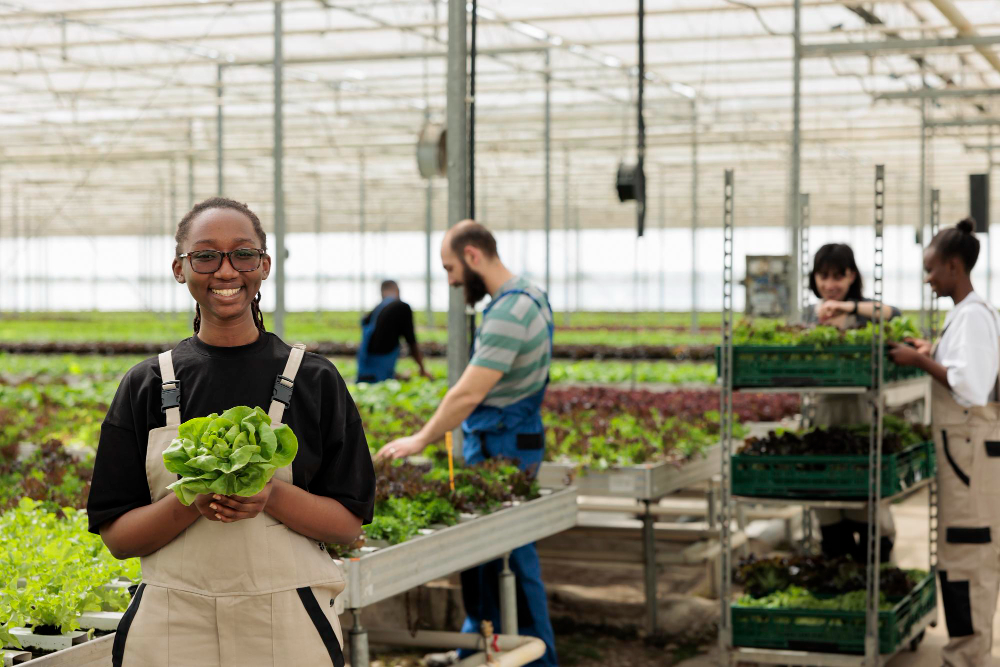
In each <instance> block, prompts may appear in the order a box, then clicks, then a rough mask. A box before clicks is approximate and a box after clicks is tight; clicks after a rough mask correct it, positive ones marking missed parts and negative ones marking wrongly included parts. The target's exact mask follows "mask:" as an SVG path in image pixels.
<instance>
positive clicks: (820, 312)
mask: <svg viewBox="0 0 1000 667" xmlns="http://www.w3.org/2000/svg"><path fill="white" fill-rule="evenodd" d="M853 310H854V303H853V302H852V301H834V300H832V299H828V300H826V301H824V302H823V303H821V304H819V306H818V307H817V308H816V319H818V320H819V321H820V322H826V321H828V320H831V319H833V318H834V317H837V316H838V315H846V314H848V313H851V312H853Z"/></svg>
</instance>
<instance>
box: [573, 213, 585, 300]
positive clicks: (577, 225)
mask: <svg viewBox="0 0 1000 667" xmlns="http://www.w3.org/2000/svg"><path fill="white" fill-rule="evenodd" d="M573 226H574V227H575V228H576V252H575V253H573V257H575V258H576V264H575V265H574V267H573V268H574V270H575V273H576V276H575V277H574V279H573V283H574V285H573V289H574V291H575V292H576V293H575V294H574V295H573V308H574V309H576V310H577V311H579V310H580V282H581V279H582V277H583V276H582V275H581V272H580V207H579V206H575V207H573Z"/></svg>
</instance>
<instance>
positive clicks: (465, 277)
mask: <svg viewBox="0 0 1000 667" xmlns="http://www.w3.org/2000/svg"><path fill="white" fill-rule="evenodd" d="M462 287H464V288H465V303H467V304H469V305H470V306H474V305H476V304H477V303H479V302H480V301H482V300H483V299H484V298H485V297H486V283H484V282H483V279H482V278H481V277H480V276H479V274H478V273H476V272H475V271H473V270H472V269H470V268H469V265H468V264H466V263H465V262H464V261H463V262H462Z"/></svg>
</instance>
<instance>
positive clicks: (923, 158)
mask: <svg viewBox="0 0 1000 667" xmlns="http://www.w3.org/2000/svg"><path fill="white" fill-rule="evenodd" d="M923 69H924V68H923V60H921V66H920V74H921V77H920V78H921V80H922V81H923ZM923 86H924V87H925V88H926V87H927V82H926V81H923ZM926 234H927V98H926V97H921V98H920V234H919V238H920V261H921V262H923V261H924V252H923V251H924V249H925V248H926V247H927V243H928V242H929V241H930V239H928V238H925V237H926ZM927 290H928V287H927V286H926V285H924V282H923V281H920V331H922V332H926V331H927Z"/></svg>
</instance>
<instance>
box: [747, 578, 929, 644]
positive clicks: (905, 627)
mask: <svg viewBox="0 0 1000 667" xmlns="http://www.w3.org/2000/svg"><path fill="white" fill-rule="evenodd" d="M936 607H937V586H936V585H935V583H934V573H933V572H931V573H930V574H928V575H927V577H926V578H925V579H924V580H923V581H921V582H920V583H919V584H917V586H916V587H915V588H914V589H913V590H912V591H910V594H909V595H907V596H906V597H905V598H903V599H902V600H900V601H899V602H897V603H896V604H895V605H894V606H893V608H892V609H889V610H885V611H880V612H879V614H878V624H879V633H878V634H879V637H878V639H879V653H883V654H886V653H895V652H896V651H897V650H898V649H899V648H900V645H901V644H902V643H903V642H904V641H905V640H906V638H907V637H908V636H909V635H910V634H911V632H912V631H913V630H914V626H915V625H916V624H917V623H919V622H920V621H921V619H923V618H925V617H926V616H927V615H928V614H930V613H932V612H933V611H934V610H935V608H936ZM732 625H733V645H734V646H742V647H747V648H770V649H785V650H791V651H813V652H819V653H849V654H857V655H863V654H864V652H865V612H864V611H832V610H826V609H817V610H812V609H763V608H760V607H745V606H742V605H739V604H736V603H734V604H733V605H732Z"/></svg>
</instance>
